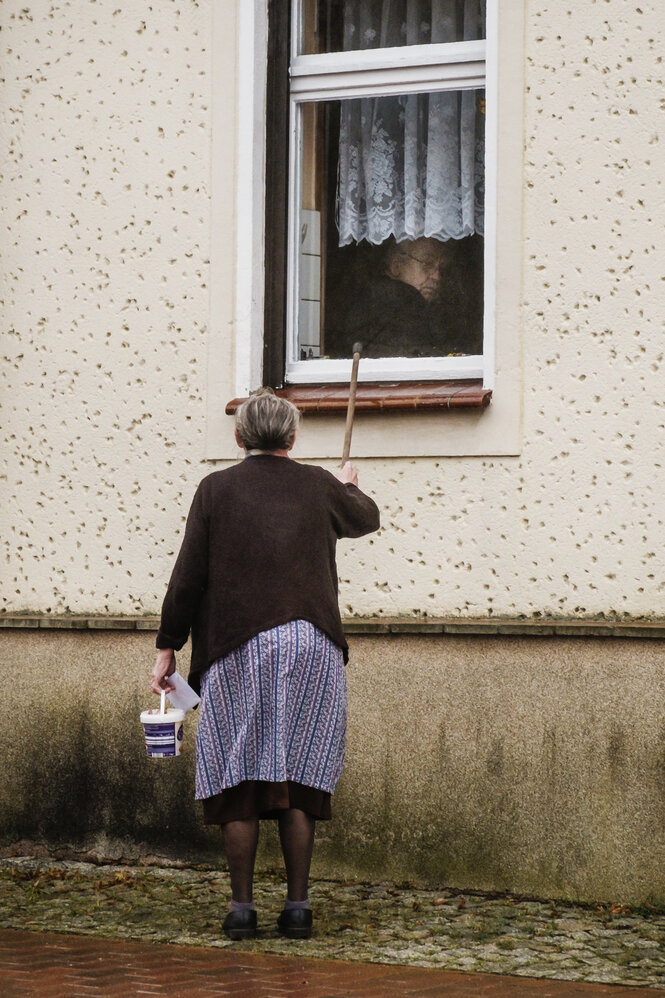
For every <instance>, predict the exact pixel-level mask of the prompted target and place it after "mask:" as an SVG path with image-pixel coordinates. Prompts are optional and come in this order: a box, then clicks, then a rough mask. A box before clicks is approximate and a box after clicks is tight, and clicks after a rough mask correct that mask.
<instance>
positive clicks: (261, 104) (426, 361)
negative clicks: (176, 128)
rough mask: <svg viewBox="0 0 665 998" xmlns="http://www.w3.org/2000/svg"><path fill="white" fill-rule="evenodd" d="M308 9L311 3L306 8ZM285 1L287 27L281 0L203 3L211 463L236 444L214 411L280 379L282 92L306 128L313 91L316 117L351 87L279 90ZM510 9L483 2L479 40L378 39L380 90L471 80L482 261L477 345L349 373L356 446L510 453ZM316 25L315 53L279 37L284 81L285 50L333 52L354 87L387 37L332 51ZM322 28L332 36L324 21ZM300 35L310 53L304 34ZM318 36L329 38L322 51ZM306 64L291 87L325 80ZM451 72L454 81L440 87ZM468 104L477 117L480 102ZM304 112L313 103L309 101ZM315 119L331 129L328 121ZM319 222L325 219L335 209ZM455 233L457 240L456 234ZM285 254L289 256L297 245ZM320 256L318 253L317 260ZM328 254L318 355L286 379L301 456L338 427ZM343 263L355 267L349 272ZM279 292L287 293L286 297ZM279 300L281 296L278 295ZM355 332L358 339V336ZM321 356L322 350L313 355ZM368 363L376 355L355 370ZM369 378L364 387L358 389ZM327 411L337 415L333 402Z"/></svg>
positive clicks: (520, 76) (388, 453) (521, 255)
mask: <svg viewBox="0 0 665 998" xmlns="http://www.w3.org/2000/svg"><path fill="white" fill-rule="evenodd" d="M398 2H403V0H394V4H397V3H398ZM337 6H338V8H339V5H337ZM391 6H393V4H391ZM453 6H454V7H455V8H457V2H456V0H455V3H454V4H453ZM318 10H319V8H318V7H317V8H316V10H315V12H316V11H318ZM331 10H332V5H331ZM292 13H293V18H294V22H293V24H291V23H290V18H291V4H290V3H289V2H288V0H247V2H245V0H243V2H242V3H240V2H238V3H237V4H225V3H224V4H221V3H220V4H214V5H213V8H212V26H213V33H214V34H213V51H214V58H213V76H214V79H213V106H212V112H213V132H212V160H213V169H212V192H211V194H212V200H211V212H212V214H211V273H212V275H213V276H212V280H211V285H210V314H209V322H208V329H207V338H208V345H209V347H208V349H209V353H208V356H209V358H210V363H209V367H208V391H207V401H206V406H207V432H206V451H205V453H206V457H207V458H209V459H210V460H233V459H235V458H236V457H237V449H236V447H235V445H234V443H233V435H232V434H231V433H229V428H228V420H229V415H228V413H229V412H230V411H231V408H232V404H233V401H234V400H236V399H240V398H245V397H246V396H247V394H248V393H249V392H250V391H251V390H252V389H254V388H257V387H258V386H259V385H260V384H270V385H274V386H277V385H280V384H282V385H283V384H285V382H286V360H287V341H286V331H287V325H288V323H287V284H288V283H289V282H288V281H287V256H288V241H287V233H288V196H289V179H288V178H289V147H290V143H291V141H292V139H291V128H290V118H289V111H290V107H291V104H293V105H294V107H296V109H297V111H298V114H300V115H302V120H301V124H300V125H299V126H298V127H300V128H301V133H302V131H306V130H307V129H308V128H310V127H311V126H310V124H309V123H308V119H307V115H308V114H310V115H311V114H313V113H314V109H315V107H316V105H317V103H318V105H320V106H323V108H324V110H325V111H326V113H327V114H328V116H329V118H330V117H331V116H332V113H333V110H334V108H332V107H331V105H333V103H334V102H335V101H336V102H337V107H338V109H340V108H341V105H342V104H343V103H345V102H348V101H352V100H355V99H357V98H358V97H359V94H358V93H357V92H353V90H351V92H350V93H347V94H346V95H345V94H340V93H339V92H337V93H335V92H331V90H330V89H327V90H326V89H324V87H323V85H322V86H321V89H320V90H318V92H316V93H314V92H313V91H314V87H312V98H311V99H305V95H304V94H302V93H301V94H296V93H295V90H294V93H293V94H291V92H290V86H289V62H290V60H291V55H290V52H291V48H292V43H291V36H292V34H293V32H295V30H296V19H297V18H300V19H301V24H302V23H304V20H303V19H304V17H305V16H306V14H307V10H306V9H305V7H304V6H303V8H302V10H300V11H298V10H296V9H295V7H294V8H293V12H292ZM524 19H525V4H524V0H487V3H486V30H485V34H486V36H487V37H486V40H485V41H483V40H482V39H478V38H476V39H473V38H470V39H467V40H466V41H464V40H462V41H457V42H448V43H445V42H444V43H441V47H440V45H439V43H434V44H432V43H431V42H428V43H423V44H415V43H414V44H412V45H404V46H393V47H392V49H391V51H392V53H394V54H395V58H393V59H391V61H390V66H391V69H390V70H387V69H385V67H384V70H381V79H382V81H383V82H385V81H386V76H387V75H388V74H389V72H391V71H394V72H395V73H399V74H403V70H404V65H405V63H404V60H405V59H406V62H407V69H408V72H409V75H410V77H413V78H414V80H413V82H412V84H409V85H407V84H406V83H402V81H401V79H400V82H399V84H398V85H397V87H396V91H395V94H396V95H397V96H400V95H405V94H409V93H412V92H420V93H440V92H445V86H447V85H448V84H447V81H449V80H450V81H451V89H455V90H457V91H460V92H467V91H469V90H475V91H479V90H482V89H483V88H484V89H485V91H486V105H485V108H484V111H485V113H484V115H483V119H482V120H483V124H484V135H485V171H484V190H485V196H484V219H483V232H484V235H480V234H479V233H474V235H473V236H470V237H468V238H469V239H470V240H473V241H474V242H475V243H476V246H477V247H480V246H481V245H482V252H480V250H479V249H478V250H477V256H476V260H477V259H478V257H481V258H482V272H480V273H479V271H478V270H476V271H475V272H474V280H475V281H476V282H479V281H482V293H483V298H484V306H483V327H482V337H483V339H482V348H483V352H482V358H481V357H480V355H479V354H473V353H470V354H469V353H467V354H464V355H463V356H461V357H447V356H441V357H424V358H423V357H421V358H418V357H405V358H375V357H367V356H366V357H365V358H363V361H362V362H361V365H360V376H361V379H364V380H365V382H366V383H365V384H363V385H361V386H360V390H359V396H358V397H359V399H361V397H364V404H366V405H367V406H371V409H366V410H365V411H364V412H362V415H361V418H360V419H359V420H358V425H357V428H356V429H355V430H354V437H353V452H354V456H355V457H358V458H360V457H368V458H369V457H371V458H383V457H385V458H394V457H399V456H408V457H409V458H412V457H417V456H422V457H426V456H430V457H435V458H436V457H442V456H455V457H459V456H463V455H475V456H482V457H487V456H493V455H517V454H520V453H521V449H522V419H523V410H524V392H525V390H528V391H533V388H532V387H528V388H525V384H524V366H523V358H522V337H523V329H524V327H525V323H527V322H530V321H531V318H532V312H531V311H530V310H529V307H528V303H527V302H525V301H524V300H523V297H522V271H523V267H524V261H525V252H526V251H525V249H524V240H523V232H522V220H523V201H524V155H525V153H524V149H525V130H524V116H523V115H524V67H525V50H524V44H525V24H524ZM338 23H339V19H338ZM323 28H324V29H325V30H329V34H328V37H332V35H330V31H332V28H331V29H328V28H327V27H326V24H325V23H324V24H323ZM299 30H300V29H299ZM297 37H298V38H299V37H300V36H297ZM321 37H322V31H321V26H320V25H319V28H318V41H316V40H315V43H316V47H317V48H318V49H321V51H309V52H307V51H303V52H302V54H299V50H298V45H297V44H295V45H294V46H293V52H294V55H293V62H294V75H293V78H294V81H295V79H296V77H297V76H298V72H299V69H300V68H307V65H306V64H305V63H303V62H298V61H297V60H301V59H305V58H306V57H309V58H311V59H315V60H327V58H328V57H331V58H332V59H334V60H336V62H337V64H338V67H341V68H340V70H339V72H340V75H343V76H345V78H346V80H347V82H349V81H351V75H350V74H351V72H352V70H351V68H350V67H349V65H348V63H349V61H350V60H354V59H359V60H360V61H361V62H363V64H364V65H363V66H361V67H359V68H358V69H357V71H354V72H355V73H356V82H357V83H358V84H361V83H362V81H363V80H366V79H367V78H368V74H375V75H376V74H377V73H378V72H379V70H378V69H377V67H376V66H375V65H374V64H373V63H372V60H374V59H378V60H381V59H382V58H383V56H384V55H385V53H386V51H387V50H381V49H368V50H363V49H361V50H349V51H344V50H341V49H340V50H339V51H337V52H335V51H334V50H333V47H332V45H331V44H326V43H323V42H322V41H321ZM336 37H338V38H339V31H338V35H337V36H336ZM444 46H445V49H444V50H445V51H447V52H448V54H449V55H451V54H452V53H453V46H457V47H458V51H457V56H456V57H455V58H454V59H452V61H450V62H449V63H444V64H441V63H440V62H437V60H439V54H440V51H441V49H442V48H443V47H444ZM302 47H303V48H310V50H311V49H313V48H314V43H312V44H309V45H304V44H303V46H302ZM326 47H327V48H329V49H331V51H330V52H326V51H324V49H325V48H326ZM472 47H474V50H475V47H477V54H478V58H477V59H476V58H471V56H470V54H469V53H470V49H471V48H472ZM423 49H424V50H426V51H425V52H423ZM464 52H466V54H465V55H464V56H463V57H462V55H463V53H464ZM414 53H415V54H419V53H420V54H422V55H423V56H424V58H423V59H422V61H421V63H419V65H418V66H413V65H412V61H411V60H412V56H413V54H414ZM427 53H429V56H428V55H427ZM432 66H436V67H437V69H436V80H435V81H434V82H433V83H432V82H431V81H430V75H431V74H432V73H434V70H432V69H431V67H432ZM312 67H313V63H312V62H310V63H309V68H308V72H307V73H306V74H305V73H303V74H302V76H300V77H298V79H299V80H300V83H298V84H294V88H295V86H303V85H304V83H303V80H304V81H307V79H308V78H309V82H310V83H312V84H317V77H318V81H319V82H320V83H321V84H323V83H326V84H327V83H332V82H333V76H332V75H331V74H329V73H328V72H327V71H326V72H325V73H323V72H322V73H320V74H318V73H316V74H314V73H313V74H311V75H310V74H309V69H311V68H312ZM455 74H457V75H455ZM324 77H325V80H324ZM453 77H454V78H455V79H454V81H453V79H452V78H453ZM442 81H443V84H442ZM452 82H455V86H454V87H452ZM441 85H444V90H443V91H441V90H439V89H436V88H437V87H439V86H441ZM317 86H318V84H317ZM395 94H387V95H385V96H394V95H395ZM374 96H377V95H374ZM378 96H384V95H382V94H379V95H378ZM479 110H480V113H481V114H482V112H483V108H482V106H481V107H480V109H479ZM318 113H319V116H321V114H322V112H320V111H319V112H318ZM340 113H341V111H340ZM294 120H297V119H294ZM324 125H325V120H324V122H323V124H322V125H320V126H319V134H321V129H322V128H323V127H324ZM294 127H295V126H294ZM328 128H329V129H332V123H329V124H328ZM332 139H335V132H332V134H331V140H332ZM293 141H295V136H294V138H293ZM319 141H320V142H321V141H322V140H319ZM336 141H339V136H337V137H336ZM303 157H304V154H303ZM319 161H320V154H319ZM306 162H310V160H307V161H306ZM300 168H302V164H301V167H300ZM291 173H292V174H293V171H291ZM299 182H301V181H299ZM336 185H337V178H336V176H334V177H332V188H333V193H334V192H336V190H337V186H336ZM328 197H329V198H332V197H333V194H330V193H329V194H328ZM320 203H321V202H320ZM311 210H318V209H317V208H314V209H311ZM322 223H323V230H322V231H324V232H326V231H328V232H330V231H333V232H334V229H332V230H331V229H328V230H326V225H327V221H326V219H323V220H322ZM332 225H336V222H335V218H334V214H333V217H332ZM305 235H307V233H305ZM310 235H311V233H310ZM465 238H467V237H465ZM481 240H482V244H481ZM439 241H441V240H439ZM322 242H323V241H322V240H321V242H320V244H319V245H321V244H322ZM388 242H389V240H384V243H383V244H379V245H378V246H374V245H373V244H370V243H369V242H368V241H367V240H366V239H363V240H359V243H358V246H357V247H354V246H353V241H352V243H350V244H347V245H346V246H345V247H339V246H337V245H334V247H333V248H334V249H335V252H340V253H341V252H342V251H344V252H345V253H347V254H348V255H351V254H352V253H354V252H355V253H357V254H358V255H360V254H367V255H369V254H372V253H374V252H381V250H382V248H383V250H385V249H386V243H388ZM449 242H450V240H449ZM462 243H463V239H460V240H455V246H456V247H457V246H461V245H462ZM468 245H469V247H470V246H471V243H470V242H469V243H468ZM326 247H327V244H326V246H325V247H324V251H325V252H326V253H327V248H326ZM294 255H296V258H297V254H294ZM309 255H312V256H316V255H317V254H316V253H313V254H309ZM470 255H471V254H470ZM323 260H324V264H325V265H326V266H327V265H328V259H327V257H326V256H324V258H323ZM364 265H365V264H364V260H363V261H360V262H358V264H357V268H358V272H362V268H363V267H364ZM330 267H331V274H330V277H329V276H328V275H327V273H326V269H325V266H321V268H320V275H321V298H320V299H318V300H320V301H322V302H323V304H322V306H320V313H319V314H321V312H323V321H322V329H323V350H322V352H323V358H315V357H314V356H312V358H311V359H307V358H306V359H305V360H303V361H301V360H300V358H299V356H297V357H295V358H294V359H293V363H299V364H301V365H303V370H305V371H306V377H307V381H305V382H301V383H297V382H295V383H291V385H290V386H289V387H287V388H286V389H285V390H286V391H288V393H289V395H290V397H293V398H295V400H296V402H297V403H298V404H299V405H301V407H303V408H304V407H305V406H304V404H303V402H302V400H303V399H304V400H305V401H306V402H307V405H308V406H310V405H311V407H312V409H314V410H315V411H316V413H317V415H315V416H313V417H312V418H311V419H306V420H305V421H304V423H303V427H302V430H301V433H300V434H299V442H298V457H300V458H302V459H313V460H320V459H325V458H331V459H338V457H339V451H340V435H341V434H343V410H344V407H345V392H346V384H348V381H347V378H348V374H349V372H350V369H351V364H350V361H349V360H348V359H346V360H345V359H344V358H334V357H332V356H330V354H329V353H328V350H327V347H326V338H327V336H328V327H327V326H326V322H327V321H328V320H329V318H330V315H331V314H332V313H333V312H334V309H333V308H332V305H329V303H328V301H327V297H326V296H327V292H328V284H329V283H330V281H331V280H332V277H333V276H334V275H333V273H332V264H330ZM349 275H351V268H349ZM352 276H353V277H354V280H356V271H354V273H353V275H352ZM293 299H294V300H297V301H299V298H296V295H295V294H294V296H293ZM307 300H308V299H305V301H307ZM309 300H310V301H316V300H317V299H316V297H312V298H311V299H309ZM289 307H291V308H294V305H293V302H292V303H291V305H290V306H289ZM306 307H310V306H306ZM295 329H297V324H295V323H294V322H293V320H291V327H290V332H291V334H292V335H293V332H294V330H295ZM359 338H360V339H361V340H362V336H361V337H359ZM328 342H330V341H329V340H328ZM310 345H312V347H313V346H314V345H315V344H310ZM469 348H470V347H469V346H467V349H469ZM319 349H320V350H321V347H319ZM308 352H309V347H308ZM450 352H451V353H452V352H453V351H452V350H451V351H450ZM312 353H314V349H312ZM326 354H327V355H328V356H329V357H330V359H329V360H326V359H325V358H326ZM393 362H395V366H396V367H397V368H398V369H399V374H398V377H396V378H395V379H389V378H387V377H386V376H385V375H381V376H379V375H378V374H377V369H376V365H383V366H384V367H385V366H386V364H388V363H393ZM471 362H473V363H474V365H475V368H474V369H475V370H476V371H480V370H482V382H481V381H480V376H478V377H475V376H474V377H472V378H471V380H469V379H468V378H465V377H463V372H461V371H460V370H459V367H460V365H470V363H471ZM339 364H341V365H342V366H343V367H344V369H345V373H344V374H343V375H342V377H341V378H340V380H339V381H337V384H335V379H334V378H333V377H332V376H331V375H330V370H331V368H333V367H334V365H339ZM370 364H371V365H375V367H374V368H370V367H369V365H370ZM415 364H419V365H420V366H421V368H425V370H424V371H423V372H422V378H418V377H417V376H416V374H414V373H413V371H410V372H409V373H408V374H405V370H406V369H407V367H408V366H411V367H413V366H414V365H415ZM430 365H432V366H434V365H436V366H437V368H438V369H437V371H436V372H434V371H432V372H430V370H429V367H430ZM321 366H322V367H323V371H321ZM317 367H319V370H318V371H316V368H317ZM456 368H457V369H456ZM310 372H311V373H310ZM315 372H316V373H315ZM444 372H445V373H444ZM290 376H291V375H290ZM409 379H413V380H409ZM453 379H454V380H453ZM367 382H369V383H367ZM373 384H375V385H377V387H372V385H373ZM322 385H325V386H327V387H326V389H325V390H324V389H322V388H321V387H319V386H322ZM488 391H491V398H492V401H491V405H489V406H486V407H481V406H484V402H483V397H485V399H486V393H487V392H488ZM467 393H474V395H475V398H474V400H473V404H472V405H466V395H467ZM305 396H307V398H305ZM324 396H325V398H324ZM333 396H334V397H333ZM478 403H480V405H479V404H478ZM338 410H340V414H338V415H336V412H337V411H338Z"/></svg>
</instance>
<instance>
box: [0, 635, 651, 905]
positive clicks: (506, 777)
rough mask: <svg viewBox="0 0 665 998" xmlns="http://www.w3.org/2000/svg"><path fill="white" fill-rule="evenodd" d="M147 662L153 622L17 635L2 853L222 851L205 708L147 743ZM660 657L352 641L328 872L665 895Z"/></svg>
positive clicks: (507, 644)
mask: <svg viewBox="0 0 665 998" xmlns="http://www.w3.org/2000/svg"><path fill="white" fill-rule="evenodd" d="M152 659H153V635H152V634H150V633H136V632H131V633H116V632H100V633H94V632H92V633H91V632H80V633H79V632H68V631H64V630H63V631H39V632H35V631H4V632H3V633H2V635H1V636H0V677H1V682H2V688H3V692H4V700H5V704H4V711H3V714H2V745H3V751H4V762H5V765H4V767H3V769H4V772H5V777H4V779H3V781H2V787H1V788H0V805H1V806H0V841H1V842H2V843H3V844H4V845H5V846H7V845H9V844H11V843H12V842H16V841H18V840H20V839H31V840H33V841H35V840H36V841H40V842H44V843H47V844H48V845H50V846H52V847H57V846H61V845H63V844H66V845H69V846H72V847H74V848H79V849H96V850H97V851H99V852H101V853H102V854H103V855H107V856H109V857H110V858H120V857H125V858H128V859H137V858H139V857H140V856H142V855H146V854H155V853H158V854H160V855H165V856H170V857H173V858H180V859H184V860H187V861H197V860H203V859H205V860H207V861H213V862H219V863H223V854H222V852H221V845H220V841H221V840H220V834H219V830H218V829H216V828H206V827H204V826H203V824H202V822H201V814H200V805H198V804H196V803H195V802H194V800H193V783H194V735H195V730H196V723H197V720H196V716H195V715H191V714H190V715H188V717H187V719H186V722H185V751H184V754H183V756H182V757H181V758H179V759H170V760H150V759H148V758H147V756H146V754H145V748H144V745H143V735H142V729H141V725H140V722H139V714H140V712H141V710H142V709H145V707H147V706H150V705H152V703H153V700H154V698H153V695H152V694H151V693H150V691H149V686H148V676H149V673H150V669H151V666H152ZM664 660H665V642H663V641H659V640H656V641H654V640H652V641H649V640H625V639H610V638H603V639H593V638H570V639H566V638H515V637H510V638H506V637H497V638H477V637H463V636H459V637H446V638H441V637H431V638H430V637H423V636H420V635H418V636H413V637H411V636H408V635H402V636H387V637H383V636H381V637H356V638H353V639H352V643H351V661H350V663H349V666H348V680H349V702H350V715H349V735H348V745H347V763H346V768H345V772H344V775H343V777H342V780H341V783H340V785H339V787H338V790H337V793H336V794H335V797H334V801H333V813H334V818H333V821H332V822H331V823H321V824H320V825H319V828H318V832H317V847H316V850H315V873H316V874H317V875H318V876H321V877H331V878H359V879H367V880H370V879H392V880H397V881H413V882H416V883H420V884H426V885H441V886H443V885H445V886H452V887H463V888H467V889H479V890H490V891H512V892H516V893H524V894H531V895H539V896H545V897H567V898H573V899H577V900H588V901H592V900H599V901H602V900H605V901H607V900H622V901H625V902H643V901H651V902H652V903H663V902H664V901H665V872H664V871H665V717H664V716H663V709H662V705H663V703H664V702H665V696H664V694H665V670H664V669H663V665H664ZM185 662H186V658H185V655H184V654H183V655H181V656H180V666H179V667H180V671H182V672H185V673H186V664H185ZM154 702H155V703H156V700H155V701H154ZM275 862H279V851H278V846H277V838H276V835H275V830H274V828H272V827H270V828H266V829H265V831H264V833H263V835H262V847H261V853H260V856H259V863H260V864H261V865H263V866H266V865H271V864H273V863H275Z"/></svg>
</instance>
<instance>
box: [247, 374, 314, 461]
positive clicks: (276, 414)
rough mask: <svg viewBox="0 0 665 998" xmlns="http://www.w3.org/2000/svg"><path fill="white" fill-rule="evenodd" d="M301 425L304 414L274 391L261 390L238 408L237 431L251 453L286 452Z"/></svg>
mask: <svg viewBox="0 0 665 998" xmlns="http://www.w3.org/2000/svg"><path fill="white" fill-rule="evenodd" d="M299 424H300V412H299V411H298V409H296V407H295V406H294V404H293V403H292V402H289V401H288V399H285V398H280V397H279V396H278V395H275V393H274V391H273V390H272V388H258V389H257V390H256V391H255V392H252V394H251V395H250V396H249V398H248V399H247V400H246V401H245V402H243V403H242V405H239V406H238V408H237V409H236V430H237V431H238V436H239V437H240V439H241V440H242V442H243V446H244V447H245V448H246V449H247V450H268V451H270V450H286V448H287V447H290V446H291V444H292V443H293V437H294V435H295V432H296V430H297V429H298V426H299Z"/></svg>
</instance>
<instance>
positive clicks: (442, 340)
mask: <svg viewBox="0 0 665 998" xmlns="http://www.w3.org/2000/svg"><path fill="white" fill-rule="evenodd" d="M301 114H302V122H301V145H300V179H299V204H298V206H297V207H298V217H297V221H298V225H297V237H298V243H299V245H298V247H297V251H296V265H297V268H298V303H297V320H296V321H297V348H296V356H294V357H293V358H292V359H293V360H307V359H309V358H313V357H331V358H341V357H349V356H350V355H351V348H352V345H353V343H354V342H355V341H360V342H361V343H362V344H363V355H364V356H366V357H437V356H438V357H441V356H447V355H466V354H480V353H482V324H483V232H484V117H485V116H484V91H480V90H475V91H474V90H460V91H445V92H443V93H433V94H409V95H403V96H396V97H392V96H388V97H376V98H358V99H353V100H342V101H326V102H319V103H311V104H305V105H303V106H301Z"/></svg>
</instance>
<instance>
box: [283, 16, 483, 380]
mask: <svg viewBox="0 0 665 998" xmlns="http://www.w3.org/2000/svg"><path fill="white" fill-rule="evenodd" d="M496 5H497V0H488V2H487V25H486V35H487V38H486V39H484V40H478V41H467V42H451V43H440V44H432V45H408V46H399V47H395V48H384V49H365V50H358V51H351V52H331V53H325V54H316V55H295V56H293V57H292V59H291V67H290V76H291V86H290V109H289V119H290V139H289V141H290V145H289V223H288V224H289V231H288V258H287V274H288V278H287V328H286V358H285V380H286V382H287V384H292V385H302V384H317V383H321V382H328V383H335V382H344V381H347V380H348V377H349V361H348V360H326V359H317V358H312V359H309V360H304V361H303V360H299V359H298V353H299V343H298V305H299V288H298V281H299V266H298V262H299V261H298V247H299V238H298V236H299V231H300V212H299V210H298V206H299V204H300V182H301V176H300V164H301V162H302V156H301V152H302V138H301V131H302V129H301V121H302V115H301V113H300V112H301V109H302V106H303V105H304V104H305V103H307V102H312V101H324V100H337V99H344V98H359V97H382V96H391V95H396V94H405V93H440V92H442V91H447V90H472V89H473V90H476V89H481V88H484V89H485V243H484V315H483V354H482V355H471V356H466V357H427V358H408V357H390V358H381V359H375V358H367V359H365V360H364V362H363V364H362V366H361V371H360V375H359V380H360V381H365V382H371V381H404V382H408V381H425V380H433V381H434V380H436V381H442V380H456V379H469V378H473V379H482V381H483V385H484V386H485V387H487V388H492V387H493V386H494V339H495V337H494V310H495V309H494V299H495V287H496V278H495V267H494V263H495V259H496V247H495V231H496V226H495V216H496V159H497V144H496V85H495V84H496V35H497V32H496V30H495V28H496ZM294 7H295V11H294V16H293V17H292V39H291V51H292V52H298V51H299V49H300V44H299V39H300V37H301V31H302V25H301V13H300V12H301V7H302V5H301V3H300V0H294Z"/></svg>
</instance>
